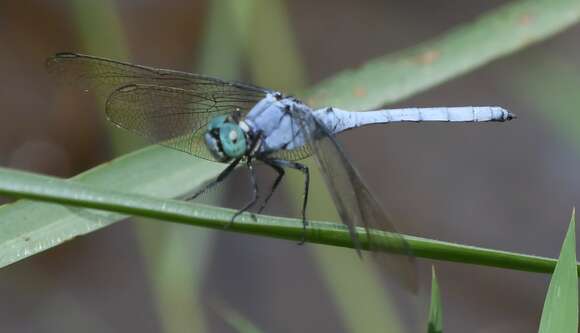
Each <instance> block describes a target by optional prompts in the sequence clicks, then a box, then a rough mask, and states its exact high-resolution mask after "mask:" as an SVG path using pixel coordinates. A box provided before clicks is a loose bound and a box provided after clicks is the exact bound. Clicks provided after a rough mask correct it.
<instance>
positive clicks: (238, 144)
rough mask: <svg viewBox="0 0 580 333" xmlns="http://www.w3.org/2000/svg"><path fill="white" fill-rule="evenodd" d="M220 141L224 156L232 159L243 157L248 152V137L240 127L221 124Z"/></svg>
mask: <svg viewBox="0 0 580 333" xmlns="http://www.w3.org/2000/svg"><path fill="white" fill-rule="evenodd" d="M220 141H221V144H222V148H223V151H224V154H225V155H226V156H228V157H230V158H238V157H242V156H243V155H244V153H245V152H246V137H245V136H244V132H242V129H241V128H240V126H238V125H236V124H232V123H223V124H221V126H220Z"/></svg>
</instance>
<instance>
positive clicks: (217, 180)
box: [185, 158, 242, 201]
mask: <svg viewBox="0 0 580 333" xmlns="http://www.w3.org/2000/svg"><path fill="white" fill-rule="evenodd" d="M241 160H242V159H241V158H238V159H236V160H234V161H233V162H232V163H230V165H228V167H227V168H225V169H224V170H223V171H222V172H221V173H220V174H219V175H218V176H217V177H216V178H215V179H214V180H213V181H212V182H211V183H209V184H207V185H206V186H205V187H204V188H202V189H201V190H199V191H198V192H197V193H195V194H194V195H192V196H189V197H186V198H185V200H186V201H189V200H194V199H195V198H197V197H198V196H200V195H201V194H202V193H204V192H205V191H207V190H209V189H211V188H212V187H214V186H216V185H217V184H219V183H221V182H222V181H223V180H224V179H226V177H227V176H229V174H230V173H231V172H232V171H233V170H234V169H235V167H236V166H237V165H238V163H240V161H241Z"/></svg>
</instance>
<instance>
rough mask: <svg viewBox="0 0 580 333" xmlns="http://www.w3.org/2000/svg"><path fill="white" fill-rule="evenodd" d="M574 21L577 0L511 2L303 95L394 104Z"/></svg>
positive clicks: (348, 103)
mask: <svg viewBox="0 0 580 333" xmlns="http://www.w3.org/2000/svg"><path fill="white" fill-rule="evenodd" d="M578 20H580V2H579V1H576V0H555V1H537V0H527V1H513V2H511V3H509V4H507V5H504V6H502V7H500V8H498V9H495V10H492V11H490V12H489V13H487V14H485V15H482V16H481V17H479V18H478V19H476V20H475V21H474V22H471V23H468V24H465V25H463V26H460V27H458V28H456V29H454V30H452V31H450V32H448V33H447V34H444V35H443V36H441V37H439V38H436V39H434V40H431V41H428V42H426V43H424V44H421V45H419V46H417V47H414V48H410V49H407V50H404V51H402V52H398V53H396V54H392V55H386V56H383V57H379V58H377V59H374V60H371V61H369V62H367V63H365V64H364V65H362V66H361V67H360V68H357V70H346V71H344V72H342V73H339V74H337V75H335V76H332V77H331V78H329V79H328V80H325V81H323V82H322V83H320V84H319V85H317V86H316V87H315V88H314V89H311V90H309V91H307V93H306V95H307V96H308V98H307V99H306V100H307V101H308V102H309V103H311V104H313V105H335V106H338V107H342V108H346V109H354V110H364V109H370V108H376V107H378V106H381V105H384V104H389V103H394V102H397V101H400V100H402V99H404V98H406V97H409V96H411V95H413V94H416V93H418V92H421V91H424V90H426V89H428V88H431V87H433V86H436V85H437V84H440V83H442V82H445V81H447V80H449V79H451V78H453V77H457V76H459V75H461V74H465V73H467V72H469V71H472V70H474V69H476V68H478V67H481V66H483V65H485V64H487V63H489V62H490V61H492V60H494V59H497V58H500V57H502V56H505V55H509V54H511V53H513V52H515V51H518V50H521V49H523V48H525V47H526V46H529V45H530V44H533V43H535V42H538V41H541V40H543V39H546V38H548V37H550V36H552V35H554V34H556V33H558V32H560V31H562V30H564V29H566V28H568V27H570V26H571V25H573V24H575V23H577V22H578Z"/></svg>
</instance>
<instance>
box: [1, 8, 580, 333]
mask: <svg viewBox="0 0 580 333" xmlns="http://www.w3.org/2000/svg"><path fill="white" fill-rule="evenodd" d="M504 3H507V2H506V1H480V2H475V1H469V2H460V1H437V2H427V1H416V2H402V1H378V0H376V1H370V0H368V1H362V2H354V1H340V0H338V1H326V0H321V1H317V2H312V1H303V0H294V1H287V2H284V1H279V0H244V1H233V0H216V1H184V0H166V1H159V0H141V1H135V0H132V1H131V0H125V1H89V0H69V1H58V0H51V1H39V0H36V1H35V0H25V1H18V2H16V1H3V2H2V3H0V110H2V120H1V121H0V137H1V139H0V163H1V165H2V166H7V167H13V168H18V169H25V170H30V171H35V172H40V173H45V174H50V175H56V176H61V177H70V176H72V175H75V174H77V173H79V172H81V171H83V170H86V169H88V168H90V167H93V166H95V165H98V164H100V163H103V162H105V161H107V160H109V159H110V158H112V157H113V156H117V155H120V154H122V153H123V152H126V151H129V150H131V149H134V148H135V147H137V146H138V145H139V144H140V143H139V142H138V141H137V140H135V139H134V138H133V137H131V136H130V135H127V134H126V133H123V132H121V131H119V130H116V129H112V127H111V126H110V125H109V124H108V123H107V122H106V120H105V117H104V113H103V111H102V106H101V105H98V104H97V103H95V101H94V100H93V99H91V98H90V97H87V96H82V95H81V94H78V93H76V94H75V93H71V92H70V91H69V92H67V93H64V92H63V91H62V90H61V89H58V88H57V87H56V86H55V83H54V81H53V80H52V79H51V78H50V77H49V76H48V75H47V74H46V72H45V70H44V59H45V58H46V57H48V56H50V55H52V54H53V53H55V52H61V51H77V52H82V53H89V54H93V55H97V56H104V57H112V58H116V59H121V60H123V59H124V60H130V61H131V62H134V63H138V64H144V65H152V66H156V67H162V68H171V69H179V70H185V71H195V72H200V73H204V74H210V75H216V76H220V77H223V78H227V79H240V80H243V81H248V82H253V83H255V84H258V85H262V86H267V87H271V88H275V89H280V90H282V91H286V92H288V93H298V92H300V91H303V90H304V89H306V88H307V87H308V86H310V85H311V84H314V83H316V82H319V81H320V80H322V79H324V78H327V77H330V76H332V75H333V74H335V73H336V72H338V71H341V70H343V69H346V68H356V67H357V66H359V65H361V64H364V63H365V62H366V61H367V60H368V59H371V58H374V57H378V56H381V55H384V54H387V53H390V52H395V51H398V50H401V49H404V48H407V47H411V46H414V45H417V44H419V43H421V42H424V41H426V40H428V39H430V38H433V37H436V36H439V35H441V34H443V33H445V32H446V31H448V30H449V29H451V28H453V27H455V26H458V25H461V24H468V23H469V22H471V20H473V19H475V18H476V17H478V16H479V15H481V14H482V13H484V12H486V11H488V10H491V9H494V8H497V7H498V6H500V5H502V4H504ZM531 19H533V18H531ZM579 37H580V28H578V27H576V28H572V29H569V30H568V31H566V32H565V33H562V34H560V35H558V36H557V37H556V38H553V39H550V40H549V41H546V42H543V43H540V44H537V45H535V46H533V47H531V48H528V49H526V50H524V51H521V52H518V53H516V54H514V55H512V56H510V57H507V58H503V59H500V60H498V61H495V62H493V63H492V64H490V65H487V66H485V67H483V68H481V69H479V70H477V71H475V72H472V73H470V74H468V75H465V76H462V77H460V78H459V79H454V80H452V81H450V82H448V83H445V84H443V85H440V86H438V87H436V88H434V89H431V90H429V91H427V92H425V93H422V94H419V95H416V96H414V97H412V98H410V99H407V100H405V101H403V102H401V103H399V104H398V105H396V106H442V105H446V106H458V105H501V106H504V107H506V108H509V109H510V110H511V111H513V112H515V113H516V114H517V115H518V116H519V117H520V118H519V119H518V120H517V121H514V122H511V123H509V124H492V126H488V125H483V126H478V125H473V124H471V125H470V124H465V125H451V126H450V125H445V124H441V125H428V126H421V125H413V124H411V125H394V126H382V127H371V128H366V129H364V130H358V131H352V132H349V133H346V134H345V135H343V136H342V137H341V141H342V142H343V144H344V146H345V147H346V150H347V151H348V152H349V153H350V156H351V157H352V159H353V161H354V163H355V164H356V165H357V167H358V168H359V169H360V172H361V174H362V175H363V177H364V178H365V179H367V182H368V183H369V184H370V185H371V187H372V189H373V191H374V193H375V194H376V195H377V196H378V198H379V201H380V202H382V203H384V205H385V206H386V207H387V208H388V209H389V211H390V212H392V215H394V216H395V217H396V219H397V220H399V221H404V223H405V225H404V231H405V232H406V233H410V234H415V235H419V236H423V237H428V238H434V239H441V240H446V241H455V242H460V243H466V244H472V245H479V246H484V247H490V248H495V249H503V250H510V251H518V252H524V253H530V254H538V255H545V256H552V257H554V256H557V254H558V251H559V248H560V244H561V240H562V238H563V235H564V233H565V230H566V227H567V224H566V222H567V221H568V220H569V214H570V210H571V207H572V206H573V205H574V204H575V203H577V202H579V201H578V198H579V197H580V191H579V190H578V188H579V187H578V186H577V184H579V183H580V176H578V172H577V170H579V167H580V158H579V157H580V154H579V153H580V149H578V148H579V147H580V146H579V144H578V143H579V142H580V139H579V136H578V134H577V133H578V125H577V124H578V123H579V122H578V116H577V114H578V112H577V109H578V103H577V102H579V99H580V97H579V96H580V95H579V94H578V93H577V89H578V87H579V86H580V84H579V80H580V75H579V74H580V61H579V60H578V59H579V57H578V53H579V52H580V50H579V48H580V47H579V45H580V43H578V41H579ZM490 38H493V36H490ZM465 47H469V45H466V46H465ZM337 106H340V105H337ZM496 125H497V126H496ZM369 143H371V144H369ZM195 163H196V161H195V160H194V159H193V158H192V164H195ZM259 171H263V172H262V174H263V177H262V179H261V180H262V183H263V184H268V182H269V181H271V179H272V176H273V175H272V174H271V173H270V172H269V171H266V169H265V168H264V169H260V170H259ZM297 177H299V176H297ZM294 179H299V178H294ZM292 182H293V181H292V180H290V181H286V184H291V183H292ZM246 185H247V180H246V178H245V177H244V174H243V173H240V174H239V175H237V176H236V177H235V179H233V180H232V181H230V182H228V184H227V186H228V187H229V188H230V189H233V190H223V191H217V192H215V193H212V194H211V196H210V197H207V198H205V200H206V201H211V202H215V203H219V204H224V205H227V206H232V207H239V205H240V204H241V203H242V202H243V201H244V200H245V198H247V196H246V195H245V192H244V189H246ZM318 190H321V189H318ZM292 191H293V190H292V189H287V191H286V192H285V193H280V194H278V195H276V197H275V200H273V202H272V204H271V205H270V208H269V210H268V213H270V214H281V215H290V216H296V215H297V214H296V213H297V208H296V207H295V206H296V204H295V202H294V201H293V200H291V198H292V196H293V195H292V194H291V192H292ZM321 191H322V190H321ZM331 214H332V208H331V207H329V206H324V205H313V206H312V209H311V211H310V215H311V216H312V217H321V216H329V215H330V216H331ZM428 264H429V263H428V262H426V261H420V262H419V266H420V267H419V269H420V271H421V273H422V275H421V284H422V285H423V286H427V285H428V281H429V274H428V273H429V265H428ZM372 272H373V271H372V270H370V269H369V267H366V266H365V264H364V263H361V262H360V261H358V260H357V258H356V255H355V254H354V251H352V250H350V251H349V250H344V249H333V248H327V247H322V246H315V245H310V244H308V245H305V246H297V245H296V244H295V243H292V242H286V241H280V240H272V239H266V238H259V237H252V236H245V235H238V234H231V233H226V232H209V231H206V230H202V229H197V228H192V227H188V226H183V225H176V224H175V225H174V224H167V223H156V222H155V221H144V220H128V221H125V222H121V223H117V224H115V225H113V226H111V227H108V228H105V229H103V230H102V231H99V232H96V233H93V234H91V235H90V236H87V237H82V238H77V239H75V240H74V241H71V242H68V243H66V244H65V245H63V246H60V247H57V248H55V249H52V250H50V251H47V252H44V253H42V254H40V255H36V256H34V257H32V258H29V259H26V260H24V261H21V262H19V263H16V264H14V265H12V266H10V267H7V268H4V269H2V270H0V329H1V330H2V331H3V332H39V331H41V332H61V331H83V332H103V331H108V332H116V331H118V332H121V331H141V332H235V331H236V328H235V327H234V326H235V325H232V322H233V321H235V318H237V317H238V316H241V318H245V320H248V321H249V322H251V323H253V325H255V326H256V327H259V328H260V329H261V330H263V331H264V332H304V331H320V332H373V331H382V332H417V331H423V330H424V327H425V320H426V316H427V308H428V290H427V288H424V289H423V290H422V292H421V293H420V294H419V296H418V297H416V298H413V297H411V296H410V295H408V294H406V293H404V292H402V291H399V290H398V289H396V288H389V287H390V283H389V282H388V281H383V280H382V279H381V277H379V276H375V275H372ZM437 272H438V273H437V274H438V278H439V283H440V286H441V293H442V298H443V304H444V308H445V319H444V320H445V327H446V330H448V331H450V332H465V331H469V332H529V331H535V330H536V328H537V325H538V321H539V315H540V312H541V307H542V304H543V299H544V295H545V290H546V288H547V280H548V276H545V275H539V274H532V273H524V272H513V271H507V270H500V269H494V268H488V267H476V266H467V265H461V264H452V263H437ZM232 311H233V312H232Z"/></svg>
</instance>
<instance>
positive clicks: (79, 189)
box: [0, 152, 556, 273]
mask: <svg viewBox="0 0 580 333" xmlns="http://www.w3.org/2000/svg"><path fill="white" fill-rule="evenodd" d="M176 154H177V155H183V154H179V153H177V152H176ZM127 177H130V175H128V176H127ZM176 186H177V184H176ZM102 187H103V186H94V185H92V186H91V185H87V184H83V183H80V182H74V181H70V180H62V179H58V178H54V177H48V176H42V175H37V174H32V173H28V172H22V171H15V170H10V169H6V168H0V195H2V194H4V195H8V196H12V197H17V198H27V199H34V200H40V201H46V202H50V203H53V204H43V205H44V206H45V207H46V208H47V210H46V211H45V210H41V211H40V212H38V211H37V209H30V210H28V211H27V212H28V215H26V213H27V212H26V211H23V210H21V209H18V210H17V211H16V212H12V213H15V214H14V215H13V216H15V217H17V218H19V219H20V220H19V222H20V223H21V224H23V225H25V226H26V227H27V228H29V227H31V226H34V223H35V222H36V220H42V219H44V218H49V219H50V218H51V217H50V216H40V215H38V214H39V213H48V212H50V209H49V208H50V207H53V208H58V210H57V211H58V212H59V213H63V214H64V213H68V215H67V216H77V217H79V218H82V219H83V221H84V222H85V224H81V225H78V226H76V227H77V228H78V229H79V230H80V231H85V232H87V231H86V230H94V228H98V227H99V226H103V223H106V222H107V221H108V220H107V217H108V216H110V215H114V216H115V218H116V219H122V218H126V217H127V215H122V214H128V215H133V216H142V217H148V218H155V219H160V220H163V221H167V222H177V223H183V224H188V225H194V226H199V227H205V228H212V229H219V230H223V229H224V228H225V227H228V226H229V227H228V229H227V230H228V231H232V232H240V233H246V234H252V235H260V236H268V237H272V238H280V239H287V240H293V241H300V240H302V239H303V237H304V236H305V240H306V241H307V242H311V243H317V244H326V245H333V246H340V247H348V248H353V247H354V245H353V243H352V238H351V237H350V234H349V231H348V229H347V228H346V227H345V226H344V225H343V224H337V223H329V222H321V221H310V223H309V227H308V228H307V229H306V234H304V231H303V226H302V220H300V219H289V218H282V217H274V216H265V215H257V218H256V220H254V219H252V218H251V217H250V216H249V215H248V214H242V216H240V218H239V219H238V220H236V223H233V224H232V225H230V218H231V217H232V215H233V214H234V213H235V211H234V210H232V209H226V208H219V207H214V206H208V205H202V204H196V203H191V202H183V201H178V200H170V199H159V198H154V197H151V196H144V195H139V194H130V193H126V192H117V191H111V190H108V189H107V190H105V189H103V188H102ZM20 202H24V203H30V204H33V203H32V202H30V201H20ZM54 203H56V204H59V205H54ZM69 206H75V207H81V208H72V207H69ZM9 207H10V206H9ZM96 209H98V210H96ZM103 211H108V212H115V214H113V213H107V212H103ZM116 213H120V214H116ZM0 216H2V218H1V219H0V267H3V266H6V265H7V264H9V263H11V262H14V261H15V260H14V258H12V257H11V256H12V255H14V254H17V255H21V256H26V254H27V253H28V252H30V251H39V250H38V249H37V247H39V246H45V243H44V242H45V241H46V239H47V238H46V235H45V233H48V234H49V235H52V234H58V227H59V226H62V225H54V226H50V227H48V228H47V230H43V229H42V228H32V232H29V233H27V234H26V235H25V236H19V234H18V231H19V230H16V231H14V230H11V229H10V228H5V226H6V225H5V224H3V223H2V222H3V220H2V219H3V218H4V217H5V216H4V215H1V214H0ZM61 217H62V216H61ZM103 219H104V222H103ZM16 225H17V224H16ZM65 225H66V224H65ZM53 229H54V230H53ZM356 232H357V234H358V235H359V237H360V238H359V239H360V243H361V247H362V248H363V249H368V246H369V244H368V242H367V237H366V236H365V235H366V232H365V230H364V228H358V229H357V230H356ZM371 232H372V233H373V237H374V238H376V239H380V238H386V239H389V237H391V236H390V235H389V234H388V233H385V232H383V231H379V230H372V231H371ZM403 237H404V238H405V240H406V241H407V243H408V245H409V246H408V247H407V246H401V247H399V245H398V243H393V242H378V244H380V246H379V247H378V248H377V250H380V251H388V252H393V253H407V251H408V250H411V252H412V253H413V254H414V255H415V256H417V257H419V258H429V259H437V260H446V261H454V262H462V263H470V264H477V265H485V266H492V267H501V268H509V269H515V270H522V271H530V272H544V273H551V272H552V271H553V270H554V267H555V265H556V260H554V259H549V258H544V257H538V256H532V255H524V254H518V253H512V252H507V251H498V250H492V249H485V248H480V247H476V246H467V245H461V244H454V243H449V242H442V241H437V240H432V239H426V238H421V237H415V236H406V235H403ZM70 238H72V237H69V238H61V239H54V241H55V242H59V243H62V242H65V241H67V240H69V239H70ZM49 239H50V238H49ZM48 245H50V244H48ZM48 247H50V246H47V247H46V248H48ZM14 248H17V249H18V251H15V249H14Z"/></svg>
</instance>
